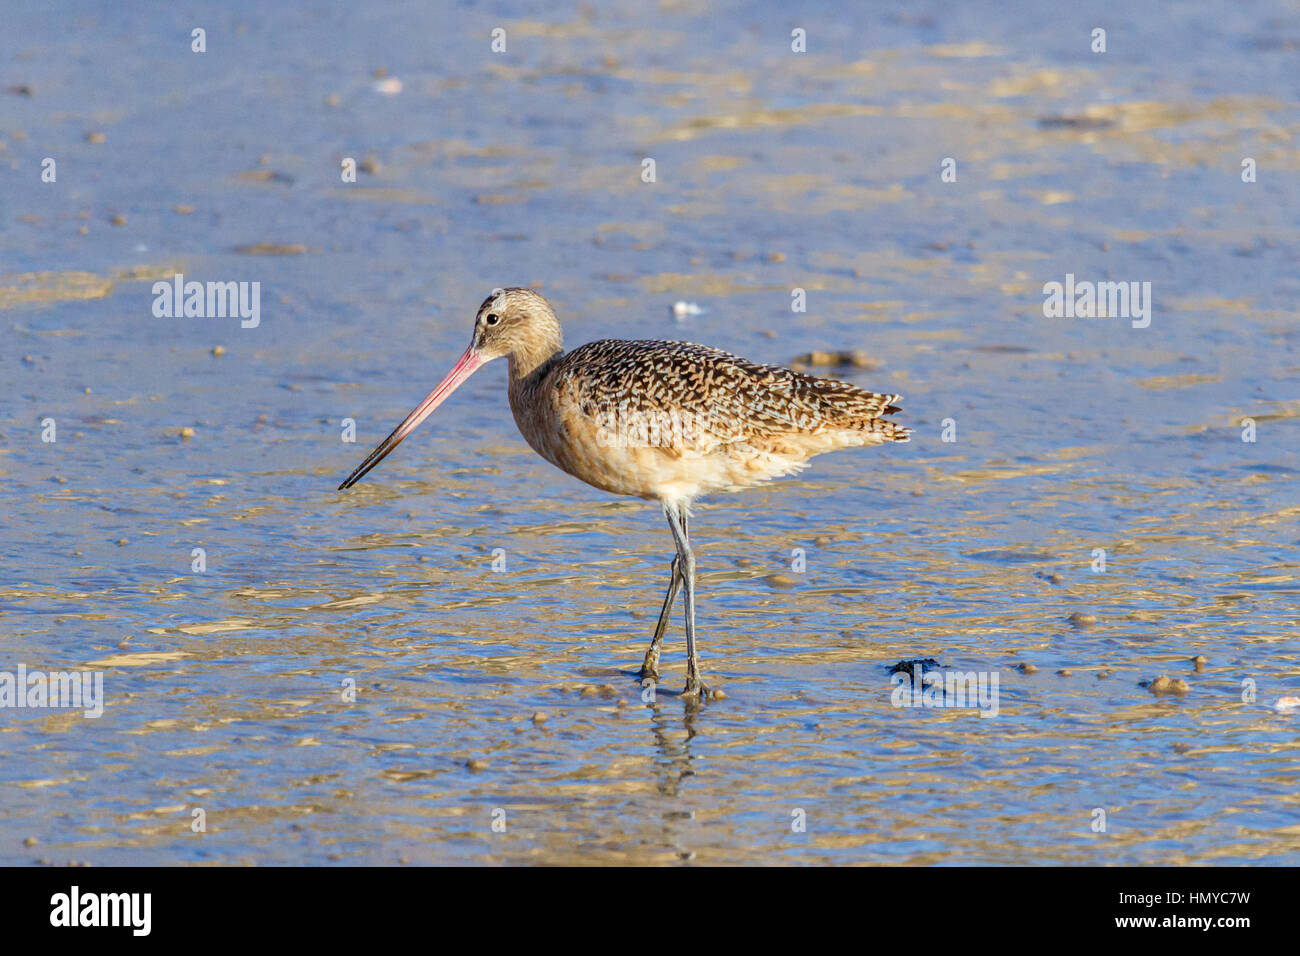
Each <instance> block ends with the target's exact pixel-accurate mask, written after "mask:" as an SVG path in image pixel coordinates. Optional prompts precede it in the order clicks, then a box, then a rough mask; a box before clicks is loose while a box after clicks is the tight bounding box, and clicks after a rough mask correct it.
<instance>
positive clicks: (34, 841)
mask: <svg viewBox="0 0 1300 956" xmlns="http://www.w3.org/2000/svg"><path fill="white" fill-rule="evenodd" d="M37 842H38V841H37V839H36V837H28V838H27V839H26V840H24V841H23V846H36V844H37Z"/></svg>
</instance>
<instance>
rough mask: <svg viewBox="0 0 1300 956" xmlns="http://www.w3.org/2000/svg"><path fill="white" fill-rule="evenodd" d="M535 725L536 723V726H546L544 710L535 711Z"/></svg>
mask: <svg viewBox="0 0 1300 956" xmlns="http://www.w3.org/2000/svg"><path fill="white" fill-rule="evenodd" d="M533 723H535V724H544V723H546V712H545V711H542V710H538V711H534V713H533Z"/></svg>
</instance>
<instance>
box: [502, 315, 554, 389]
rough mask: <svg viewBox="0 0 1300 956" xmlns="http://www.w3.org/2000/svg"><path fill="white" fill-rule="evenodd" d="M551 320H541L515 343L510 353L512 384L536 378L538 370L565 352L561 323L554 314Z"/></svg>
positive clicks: (550, 317)
mask: <svg viewBox="0 0 1300 956" xmlns="http://www.w3.org/2000/svg"><path fill="white" fill-rule="evenodd" d="M547 318H549V319H550V321H549V322H539V323H537V324H536V325H534V326H533V327H532V328H530V329H529V334H528V336H527V337H526V338H525V339H524V340H523V341H522V342H517V343H516V344H515V348H514V351H512V352H511V353H510V384H511V385H512V386H514V385H517V384H522V383H524V382H526V381H528V380H529V379H532V378H535V377H536V375H537V371H538V370H539V369H541V368H543V367H545V366H547V365H549V364H550V363H551V361H552V360H553V359H555V358H556V357H557V356H559V355H563V354H564V338H563V335H562V333H561V332H560V323H559V322H557V321H556V320H555V318H554V317H552V316H547Z"/></svg>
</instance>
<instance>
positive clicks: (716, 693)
mask: <svg viewBox="0 0 1300 956" xmlns="http://www.w3.org/2000/svg"><path fill="white" fill-rule="evenodd" d="M709 693H710V694H712V695H713V699H714V700H726V699H727V692H726V691H725V690H713V691H710V692H709Z"/></svg>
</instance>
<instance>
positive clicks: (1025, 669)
mask: <svg viewBox="0 0 1300 956" xmlns="http://www.w3.org/2000/svg"><path fill="white" fill-rule="evenodd" d="M1016 670H1018V671H1020V673H1022V674H1037V673H1038V668H1037V667H1035V666H1034V665H1033V664H1017V665H1016Z"/></svg>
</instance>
